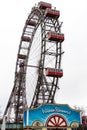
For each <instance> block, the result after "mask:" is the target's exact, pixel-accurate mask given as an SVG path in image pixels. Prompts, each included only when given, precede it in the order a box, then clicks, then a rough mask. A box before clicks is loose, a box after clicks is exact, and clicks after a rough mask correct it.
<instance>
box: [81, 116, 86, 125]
mask: <svg viewBox="0 0 87 130" xmlns="http://www.w3.org/2000/svg"><path fill="white" fill-rule="evenodd" d="M82 124H83V125H87V116H82Z"/></svg>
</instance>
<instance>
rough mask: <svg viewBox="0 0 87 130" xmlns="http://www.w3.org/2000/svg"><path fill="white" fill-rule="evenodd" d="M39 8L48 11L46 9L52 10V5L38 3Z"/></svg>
mask: <svg viewBox="0 0 87 130" xmlns="http://www.w3.org/2000/svg"><path fill="white" fill-rule="evenodd" d="M38 7H39V8H40V9H46V8H50V9H51V4H49V3H46V2H42V1H41V2H39V3H38Z"/></svg>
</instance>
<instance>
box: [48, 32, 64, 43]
mask: <svg viewBox="0 0 87 130" xmlns="http://www.w3.org/2000/svg"><path fill="white" fill-rule="evenodd" d="M48 40H52V41H58V42H63V41H64V34H60V33H56V32H51V31H50V32H48Z"/></svg>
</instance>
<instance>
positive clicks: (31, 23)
mask: <svg viewBox="0 0 87 130" xmlns="http://www.w3.org/2000/svg"><path fill="white" fill-rule="evenodd" d="M26 24H27V25H30V26H36V22H35V21H32V20H30V21H26Z"/></svg>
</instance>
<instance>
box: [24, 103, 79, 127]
mask: <svg viewBox="0 0 87 130" xmlns="http://www.w3.org/2000/svg"><path fill="white" fill-rule="evenodd" d="M80 123H81V118H80V111H77V110H74V109H72V108H70V107H69V106H68V105H67V104H42V105H41V106H39V107H38V108H34V109H29V110H26V111H24V121H23V126H24V127H27V126H48V127H49V126H50V127H58V126H59V127H67V126H71V125H78V124H80Z"/></svg>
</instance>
